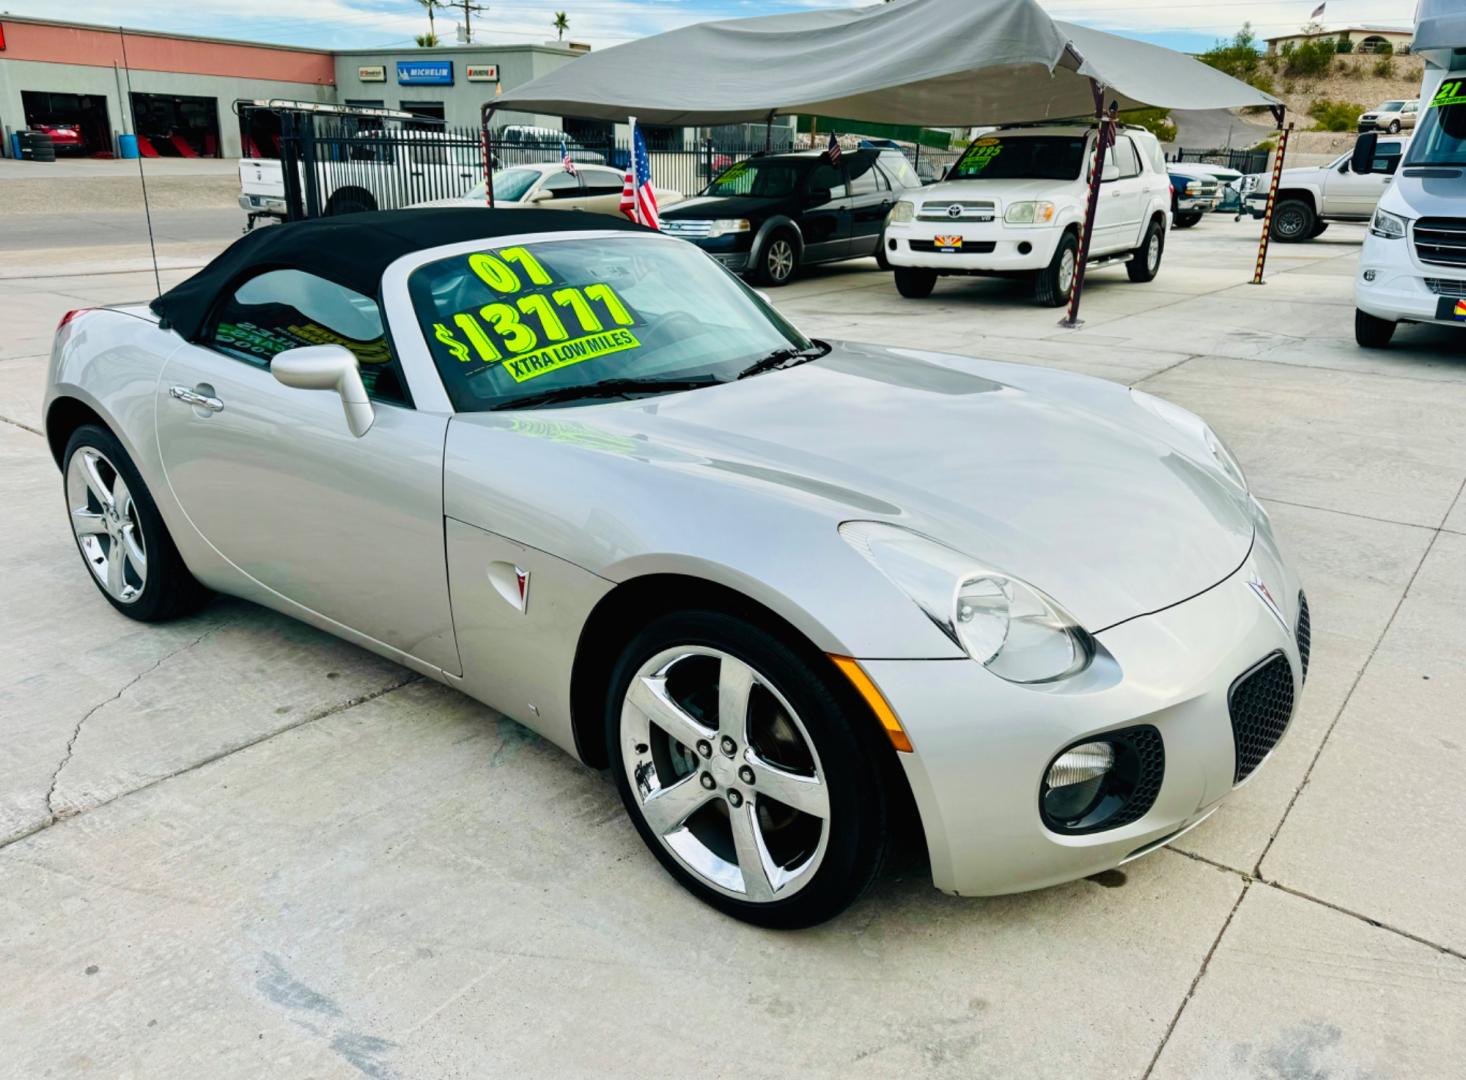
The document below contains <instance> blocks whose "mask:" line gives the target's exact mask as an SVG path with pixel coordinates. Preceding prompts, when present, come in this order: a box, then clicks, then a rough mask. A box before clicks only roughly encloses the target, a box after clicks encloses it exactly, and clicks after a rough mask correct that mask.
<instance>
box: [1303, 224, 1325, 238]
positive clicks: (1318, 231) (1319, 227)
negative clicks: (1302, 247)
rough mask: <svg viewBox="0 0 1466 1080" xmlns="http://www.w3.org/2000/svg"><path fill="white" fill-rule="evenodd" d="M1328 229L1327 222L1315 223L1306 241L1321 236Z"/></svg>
mask: <svg viewBox="0 0 1466 1080" xmlns="http://www.w3.org/2000/svg"><path fill="white" fill-rule="evenodd" d="M1328 227H1329V223H1328V222H1327V221H1318V222H1315V223H1314V226H1313V232H1311V233H1309V234H1308V239H1310V240H1312V239H1313V238H1314V237H1315V236H1322V235H1323V231H1324V230H1325V229H1327V228H1328Z"/></svg>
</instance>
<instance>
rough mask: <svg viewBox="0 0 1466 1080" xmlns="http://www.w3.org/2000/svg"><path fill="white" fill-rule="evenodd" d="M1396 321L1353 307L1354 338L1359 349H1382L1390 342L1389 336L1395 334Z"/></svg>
mask: <svg viewBox="0 0 1466 1080" xmlns="http://www.w3.org/2000/svg"><path fill="white" fill-rule="evenodd" d="M1398 325H1399V324H1398V323H1394V322H1391V321H1390V320H1389V319H1380V318H1376V317H1375V316H1373V315H1371V314H1370V313H1369V312H1367V311H1360V310H1359V309H1358V308H1355V309H1354V340H1355V341H1356V342H1357V343H1358V345H1359V347H1360V348H1361V349H1383V348H1385V347H1387V346H1388V345H1389V343H1390V338H1392V337H1394V336H1395V327H1396V326H1398Z"/></svg>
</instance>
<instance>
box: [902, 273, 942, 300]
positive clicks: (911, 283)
mask: <svg viewBox="0 0 1466 1080" xmlns="http://www.w3.org/2000/svg"><path fill="white" fill-rule="evenodd" d="M936 286H937V272H936V271H935V270H923V269H921V268H920V267H916V266H898V267H896V291H897V292H898V293H900V294H901V295H902V296H904V297H906V299H908V300H922V299H925V298H926V297H928V296H930V295H931V294H932V290H933V289H934V288H936Z"/></svg>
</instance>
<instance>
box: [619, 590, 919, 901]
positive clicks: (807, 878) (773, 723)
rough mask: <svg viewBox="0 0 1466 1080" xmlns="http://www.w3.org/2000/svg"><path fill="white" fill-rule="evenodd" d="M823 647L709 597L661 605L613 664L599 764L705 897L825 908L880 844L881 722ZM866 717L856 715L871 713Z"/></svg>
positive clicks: (873, 872) (883, 842) (873, 866)
mask: <svg viewBox="0 0 1466 1080" xmlns="http://www.w3.org/2000/svg"><path fill="white" fill-rule="evenodd" d="M848 698H849V693H848V689H846V688H845V687H844V686H843V684H842V683H841V682H839V681H838V675H837V673H836V671H835V669H834V667H833V665H831V664H829V662H828V660H827V659H826V658H825V657H823V656H822V655H820V654H819V653H818V652H817V651H815V650H813V649H812V648H810V647H809V646H808V645H807V644H806V643H804V642H802V641H800V640H786V639H785V638H784V637H783V636H781V635H776V634H773V633H770V632H769V631H767V630H764V629H762V628H761V627H759V626H756V625H754V624H753V623H750V622H747V621H745V620H743V619H740V618H737V617H735V616H732V615H727V614H724V613H721V612H716V611H686V612H679V613H675V614H671V615H666V616H663V617H662V618H660V619H657V620H656V621H655V622H653V623H651V624H650V625H649V626H647V627H646V628H645V629H644V630H642V631H641V632H640V633H638V634H637V635H636V636H635V637H634V638H633V639H632V640H631V642H630V643H629V644H628V645H627V646H626V649H625V651H624V652H623V653H622V655H621V658H620V660H619V661H618V662H617V664H616V667H615V669H614V671H613V673H612V676H611V681H610V686H609V690H608V694H607V699H606V712H605V729H606V742H607V750H608V754H609V759H610V762H611V770H612V772H613V773H614V774H615V777H616V786H617V788H618V789H619V791H620V792H621V798H622V801H623V802H624V803H625V805H626V810H627V813H628V814H629V815H630V816H631V820H632V822H633V824H634V825H635V826H636V830H637V832H638V833H640V834H641V838H642V840H643V841H644V842H645V843H646V845H647V847H648V848H650V849H651V851H652V853H653V854H654V855H655V856H656V857H657V859H658V861H659V862H661V864H662V865H663V867H665V868H666V870H667V872H668V873H670V874H671V875H672V876H673V877H674V878H676V879H677V881H678V882H679V883H680V884H681V885H682V886H683V887H684V888H686V889H687V890H688V891H689V892H691V893H692V894H693V895H694V896H696V897H698V899H700V900H702V901H703V902H705V903H707V904H709V905H711V906H713V907H715V908H717V909H718V910H720V911H722V912H724V913H726V914H728V915H732V916H733V917H734V918H737V919H741V920H743V921H745V922H750V923H754V924H756V925H759V926H766V927H771V928H775V929H794V928H798V927H804V926H812V925H814V924H816V923H820V922H823V921H825V920H826V919H829V918H831V917H833V916H834V915H836V914H838V913H839V912H840V911H842V910H844V909H845V908H846V907H847V906H849V905H850V904H851V903H852V902H854V901H855V900H856V899H857V898H858V897H859V896H860V895H861V894H862V893H863V892H865V890H866V889H867V888H869V887H870V885H871V883H872V882H873V881H874V880H875V878H876V876H877V873H878V872H879V870H880V867H881V865H882V863H883V861H884V859H885V854H886V849H887V847H888V845H889V838H890V832H891V829H890V824H889V805H890V800H889V797H888V793H889V790H890V789H889V787H888V784H887V781H886V779H885V777H883V776H882V769H881V767H880V763H879V760H878V758H877V750H878V746H877V745H875V744H874V739H875V738H876V737H877V732H878V730H879V728H878V726H874V721H873V720H871V718H869V717H867V716H864V715H861V714H860V709H859V707H858V700H857V703H856V707H854V708H852V707H851V705H850V702H849V700H848ZM867 721H870V723H869V725H868V724H867Z"/></svg>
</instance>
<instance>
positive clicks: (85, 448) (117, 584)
mask: <svg viewBox="0 0 1466 1080" xmlns="http://www.w3.org/2000/svg"><path fill="white" fill-rule="evenodd" d="M61 464H62V477H63V486H62V490H63V491H64V493H65V495H66V509H67V517H68V519H69V520H70V523H71V529H72V537H73V539H75V541H76V547H77V550H78V551H79V552H80V553H81V557H82V562H84V563H85V564H86V566H87V570H88V573H89V575H90V577H91V579H92V583H93V584H94V585H96V586H97V588H98V589H99V590H101V593H102V595H103V596H104V597H106V598H107V602H108V603H109V604H111V605H112V606H113V607H114V608H116V609H117V610H118V611H120V612H122V614H124V615H126V616H127V617H128V618H129V619H136V620H137V621H138V622H166V621H167V620H169V619H176V618H178V617H179V616H181V615H187V614H189V613H190V612H193V611H196V610H197V609H199V608H200V607H202V606H203V605H204V604H205V603H206V602H207V601H208V599H209V595H210V594H209V591H208V590H207V589H205V588H204V587H203V586H202V585H200V584H199V583H198V581H197V580H196V579H195V578H194V576H193V575H192V574H191V573H189V570H188V567H187V566H185V565H184V563H183V556H181V555H180V554H179V553H178V548H177V547H176V546H174V543H173V538H172V537H171V536H169V535H168V527H167V526H166V525H164V524H163V517H162V515H161V514H159V513H158V506H157V504H156V503H155V502H153V496H152V494H151V493H150V492H149V491H148V488H147V485H146V484H144V483H143V478H142V476H141V475H140V474H139V473H138V471H137V466H135V465H134V464H133V463H132V458H130V457H128V456H127V451H126V450H124V449H123V448H122V443H121V442H119V441H118V439H117V437H116V436H115V435H113V434H112V433H111V432H110V431H108V430H107V429H106V428H102V427H97V426H96V425H94V424H87V425H84V426H82V427H79V428H77V429H76V431H75V432H73V433H72V436H71V438H70V440H68V442H67V444H66V451H65V453H64V454H63V455H62V458H61Z"/></svg>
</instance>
